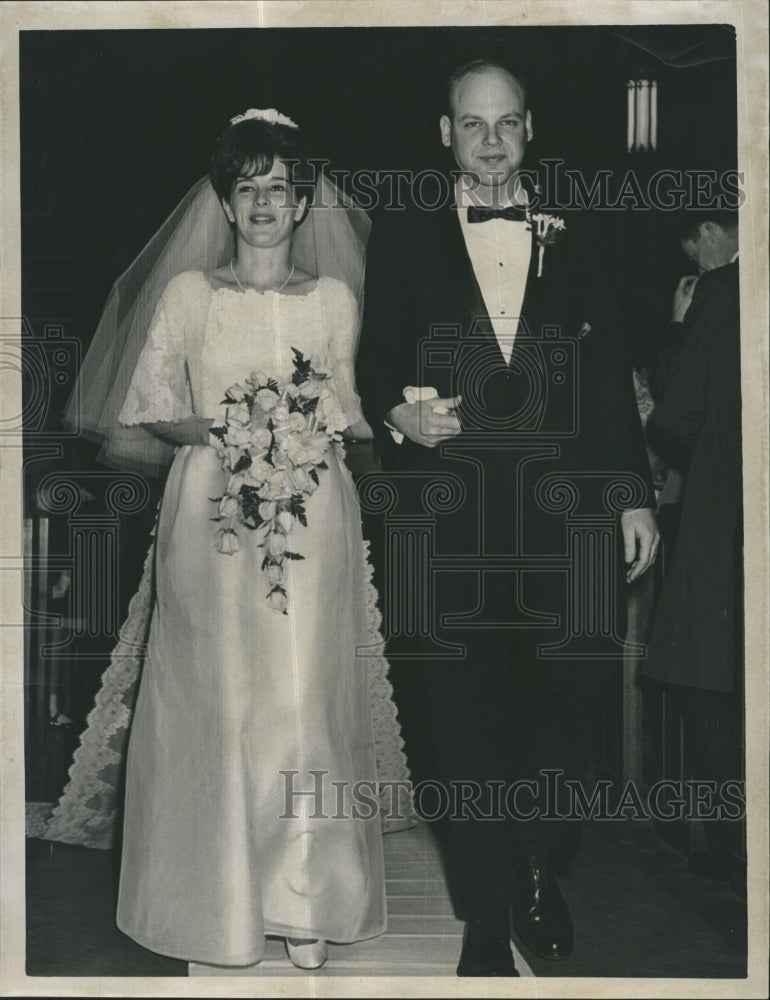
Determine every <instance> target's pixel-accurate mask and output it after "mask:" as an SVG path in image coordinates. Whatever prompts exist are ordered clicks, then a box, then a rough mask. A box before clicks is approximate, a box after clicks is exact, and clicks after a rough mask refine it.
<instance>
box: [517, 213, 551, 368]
mask: <svg viewBox="0 0 770 1000" xmlns="http://www.w3.org/2000/svg"><path fill="white" fill-rule="evenodd" d="M530 225H531V227H532V242H531V246H530V256H529V271H528V272H527V282H526V284H525V286H524V299H523V300H522V303H521V321H520V323H519V330H518V333H519V334H521V333H522V327H525V328H526V330H527V332H528V333H529V334H530V335H531V336H534V335H535V332H536V331H537V327H538V324H539V316H540V312H541V309H542V301H543V287H544V285H543V282H544V281H545V276H544V275H541V276H540V277H539V278H538V276H537V266H538V250H539V247H538V245H537V237H536V235H535V226H534V224H533V223H530ZM515 351H516V345H515V342H514V353H515ZM511 360H513V355H511Z"/></svg>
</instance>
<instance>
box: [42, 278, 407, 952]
mask: <svg viewBox="0 0 770 1000" xmlns="http://www.w3.org/2000/svg"><path fill="white" fill-rule="evenodd" d="M356 328H357V303H356V300H355V298H354V296H353V295H352V294H351V292H350V291H349V289H348V287H347V286H346V285H345V284H343V283H342V282H341V281H338V280H336V279H334V278H331V277H323V278H320V279H319V280H318V282H317V283H316V284H315V286H314V287H313V289H312V291H310V292H309V293H307V294H304V295H299V294H292V293H290V292H282V293H278V292H272V291H268V292H257V291H255V290H251V289H247V290H246V291H245V292H244V291H236V290H234V289H232V288H231V287H229V286H224V287H218V288H216V287H213V286H212V285H211V284H210V283H209V281H208V280H207V278H206V277H205V276H204V275H203V274H202V273H201V272H185V273H183V274H181V275H179V276H178V277H176V278H174V279H173V280H172V281H171V282H170V283H169V285H168V287H167V289H166V292H165V293H164V295H163V296H162V298H161V301H160V303H159V305H158V308H157V310H156V313H155V318H154V321H153V325H152V329H151V332H150V336H149V338H148V340H147V343H146V345H145V347H144V348H143V351H142V354H141V357H140V359H139V363H138V365H137V368H136V371H135V373H134V376H133V379H132V382H131V388H130V390H129V392H128V395H127V397H126V402H125V404H124V406H123V412H122V415H121V420H122V421H123V422H124V423H126V424H128V425H131V424H135V423H139V422H141V423H151V422H154V421H177V420H181V419H184V418H185V417H186V416H190V415H192V414H196V415H201V416H207V417H212V418H214V419H215V421H216V422H219V421H218V420H217V418H218V417H219V416H220V415H221V413H222V411H221V402H222V399H223V395H224V391H225V389H227V387H228V386H230V385H231V384H233V383H235V382H242V381H243V380H244V379H245V378H246V376H247V375H248V374H249V373H250V372H251V371H253V370H255V369H257V370H260V371H262V372H264V373H265V374H267V375H270V376H273V377H275V378H277V379H279V380H283V381H285V380H288V379H289V378H290V376H291V373H292V358H293V352H292V348H297V349H298V350H300V351H302V352H303V354H304V355H305V356H306V357H309V356H311V355H315V356H317V358H318V359H320V362H321V364H322V365H323V366H324V367H325V368H327V369H328V370H330V371H331V372H332V374H333V385H334V388H335V390H336V393H337V397H338V400H339V401H340V404H341V406H342V407H343V410H344V411H345V413H346V415H347V416H349V418H350V421H351V422H353V421H354V420H355V419H357V418H358V417H359V415H360V408H359V405H358V399H357V396H356V395H355V389H354V385H353V375H352V372H353V359H352V355H353V350H354V344H355V334H356ZM327 462H328V469H326V470H324V471H322V472H321V473H320V477H321V478H320V485H319V488H318V489H317V490H316V492H315V493H314V494H313V495H312V496H310V497H309V498H308V499H307V502H306V510H307V522H308V523H307V526H303V525H300V524H295V526H294V527H293V528H292V532H291V546H292V549H293V550H294V551H296V552H298V553H300V554H301V555H302V556H303V557H304V558H303V559H302V560H297V561H292V562H291V563H290V564H289V566H290V573H289V575H288V591H289V613H288V614H287V615H283V614H280V613H277V612H276V611H274V610H272V609H271V608H270V607H269V605H268V603H267V601H266V599H265V597H266V594H267V591H268V590H269V584H268V582H267V580H266V579H265V578H264V574H263V572H262V569H261V562H262V552H261V550H260V549H259V548H258V547H257V545H256V541H255V539H254V536H253V535H252V534H251V533H250V532H249V531H248V529H245V528H244V529H242V531H241V532H239V541H240V542H241V550H240V551H239V552H237V553H235V554H234V555H225V554H222V553H220V552H218V551H217V549H216V545H215V535H216V531H217V524H216V522H215V521H213V520H211V518H213V517H214V516H215V515H216V513H217V504H216V503H215V502H214V498H217V497H219V496H220V495H221V493H222V486H223V482H224V479H223V476H224V474H223V472H222V468H221V460H220V459H219V458H218V456H217V453H216V451H215V449H214V448H212V447H207V446H184V447H181V448H179V449H178V450H177V452H176V454H175V457H174V460H173V463H172V466H171V470H170V472H169V476H168V480H167V483H166V487H165V491H164V495H163V499H162V502H161V505H160V514H159V520H158V524H157V531H156V538H155V542H154V545H153V547H152V548H151V550H150V553H149V554H148V558H147V562H146V565H145V573H144V575H143V579H142V584H141V586H140V589H139V591H138V593H137V594H136V595H135V597H134V599H133V601H132V604H131V608H130V612H129V618H128V622H127V623H126V627H125V628H124V630H123V632H122V634H121V643H120V645H119V647H118V649H117V650H116V652H115V655H114V657H113V661H112V664H111V666H110V668H109V669H108V671H107V672H106V674H105V679H104V685H103V688H102V691H101V692H100V694H99V696H98V698H97V704H96V707H95V709H94V711H93V712H92V716H91V717H90V718H89V728H88V730H87V732H86V734H84V737H83V739H82V743H81V747H80V748H79V750H78V751H77V753H76V758H75V763H74V765H73V768H72V770H71V781H70V785H69V786H68V788H67V789H65V793H64V795H63V797H62V800H61V801H60V803H59V805H58V807H57V809H56V810H55V812H54V815H53V817H52V820H51V822H50V823H49V825H48V828H47V830H46V833H45V834H44V836H45V837H47V838H48V839H56V840H68V839H71V837H70V836H68V834H70V833H71V834H75V835H78V833H79V836H80V838H81V839H79V840H75V842H79V843H84V842H87V841H86V840H84V839H82V835H83V831H84V829H86V828H87V829H88V830H89V834H90V836H91V846H106V842H109V841H110V839H111V826H112V824H113V822H114V819H113V816H114V802H115V796H114V788H115V784H116V782H115V780H114V775H115V772H116V771H117V768H118V766H119V763H120V758H121V752H122V745H121V744H122V741H123V739H124V734H125V731H126V729H127V727H128V724H129V721H130V719H131V715H132V711H131V701H132V692H133V690H134V688H135V675H136V674H137V673H138V669H137V667H138V665H139V663H140V662H141V663H142V664H143V665H142V677H141V684H140V686H139V693H138V696H137V699H136V706H135V711H134V713H133V715H134V718H133V725H132V731H131V740H130V745H129V751H128V761H127V779H126V807H125V824H124V831H123V858H122V866H121V882H120V893H119V903H118V925H119V926H120V928H121V929H122V930H123V931H125V933H127V934H129V935H130V936H131V937H133V938H134V939H135V940H137V941H138V942H139V943H140V944H142V945H144V946H145V947H148V948H150V949H151V950H153V951H158V952H160V953H163V954H166V955H172V956H174V957H178V958H183V959H190V960H195V961H200V962H205V963H209V964H222V965H247V964H252V963H254V962H256V961H259V959H260V958H261V957H262V954H263V949H264V938H265V935H270V934H277V935H286V936H292V937H300V938H310V937H314V938H315V937H320V938H326V939H328V940H332V941H335V942H339V943H345V942H350V941H354V940H360V939H363V938H366V937H370V936H374V935H376V934H379V933H381V932H382V931H383V930H384V928H385V892H384V873H383V860H382V842H381V834H382V830H383V829H385V830H387V829H388V828H392V829H399V828H403V827H404V826H405V825H409V823H410V821H411V818H412V817H411V812H410V809H409V806H408V801H407V799H408V796H407V797H405V796H403V795H397V796H396V800H395V801H392V800H391V796H390V795H389V794H388V793H389V791H390V790H389V789H386V790H385V794H383V795H381V796H380V799H379V802H378V803H375V802H374V801H373V795H374V794H375V792H374V789H375V783H376V782H377V781H378V780H379V781H380V782H381V783H382V782H383V781H391V782H402V783H405V782H406V780H407V779H408V771H407V768H406V762H405V759H404V756H403V751H402V747H403V744H402V742H401V739H400V735H399V732H398V724H397V720H396V713H395V706H394V705H393V702H392V698H391V694H392V689H391V688H390V684H389V682H388V680H387V673H386V672H387V665H386V663H385V661H384V660H383V658H382V638H381V636H380V635H379V631H378V627H379V621H378V617H377V612H376V608H375V595H374V592H373V589H372V586H371V569H370V567H369V565H368V559H367V552H366V549H365V545H364V542H363V540H362V537H361V524H360V512H359V508H358V504H357V499H356V494H355V489H354V486H353V482H352V478H351V476H350V473H349V472H348V470H347V468H346V466H345V464H344V457H343V454H342V450H341V446H333V447H332V449H331V451H330V453H329V455H328V458H327ZM153 577H154V586H153ZM150 607H152V620H151V625H150V632H149V640H148V642H147V648H146V655H145V656H144V657H142V643H143V639H144V636H143V634H142V633H143V627H144V625H145V624H146V621H147V610H148V608H150ZM105 764H106V771H107V772H108V773H107V774H104V773H103V772H104V770H105V767H104V766H103V765H105ZM100 772H102V773H100ZM110 772H112V773H110ZM105 777H106V778H107V780H106V781H105V780H104V779H105ZM372 805H375V806H376V805H379V806H380V809H379V810H377V809H376V808H372Z"/></svg>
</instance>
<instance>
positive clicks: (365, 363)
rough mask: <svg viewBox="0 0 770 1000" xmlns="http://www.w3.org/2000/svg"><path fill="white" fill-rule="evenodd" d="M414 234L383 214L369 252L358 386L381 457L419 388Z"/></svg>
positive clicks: (404, 223) (406, 225)
mask: <svg viewBox="0 0 770 1000" xmlns="http://www.w3.org/2000/svg"><path fill="white" fill-rule="evenodd" d="M409 228H410V227H409V220H408V219H407V218H405V216H404V214H403V213H399V215H398V216H394V215H393V214H390V215H388V214H387V213H386V212H383V213H382V214H381V215H380V216H379V217H378V218H377V219H376V220H375V222H374V224H373V226H372V233H371V236H370V238H369V243H368V246H367V249H366V284H365V293H364V316H363V325H362V329H361V337H360V340H359V346H358V354H357V358H356V384H357V385H358V390H359V393H360V396H361V406H362V409H363V412H364V416H365V417H366V419H367V421H368V423H369V425H370V426H371V428H372V430H373V432H374V436H375V440H376V441H377V444H378V447H379V449H380V451H381V452H382V451H383V449H386V448H388V447H390V445H391V444H392V439H391V438H390V431H389V429H388V427H387V426H386V420H387V417H388V414H389V413H390V412H391V410H393V409H395V408H396V407H398V406H399V405H400V404H402V403H403V402H404V396H403V391H404V387H405V386H407V385H411V384H413V383H414V369H415V364H416V359H415V357H414V356H413V355H414V353H415V347H414V345H415V344H416V342H417V340H418V336H417V333H416V331H415V330H414V324H415V310H414V308H413V307H412V306H411V305H410V291H409V287H410V273H409V243H410V240H409Z"/></svg>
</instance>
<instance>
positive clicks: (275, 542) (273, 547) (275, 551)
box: [267, 531, 286, 556]
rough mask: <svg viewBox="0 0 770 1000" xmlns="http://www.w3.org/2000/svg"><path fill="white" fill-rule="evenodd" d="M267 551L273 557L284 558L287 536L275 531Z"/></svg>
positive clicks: (272, 533)
mask: <svg viewBox="0 0 770 1000" xmlns="http://www.w3.org/2000/svg"><path fill="white" fill-rule="evenodd" d="M267 551H268V552H269V553H270V555H271V556H282V555H283V554H284V552H285V551H286V535H284V533H283V532H282V531H273V532H271V533H270V537H269V538H268V541H267Z"/></svg>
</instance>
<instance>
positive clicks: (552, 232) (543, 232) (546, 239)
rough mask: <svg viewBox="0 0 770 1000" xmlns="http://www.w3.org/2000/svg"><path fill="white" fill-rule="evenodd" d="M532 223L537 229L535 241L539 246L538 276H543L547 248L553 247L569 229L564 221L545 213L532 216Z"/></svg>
mask: <svg viewBox="0 0 770 1000" xmlns="http://www.w3.org/2000/svg"><path fill="white" fill-rule="evenodd" d="M530 222H531V224H532V225H533V226H534V227H535V239H536V240H537V245H538V248H539V249H538V256H537V276H538V278H540V277H542V274H543V257H544V256H545V248H546V247H550V246H553V244H554V243H556V242H557V240H559V239H560V238H561V235H562V233H563V232H564V230H565V229H566V228H567V227H566V225H565V223H564V219H560V218H559V216H558V215H547V214H546V213H545V212H537V213H535V214H534V215H531V216H530Z"/></svg>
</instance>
